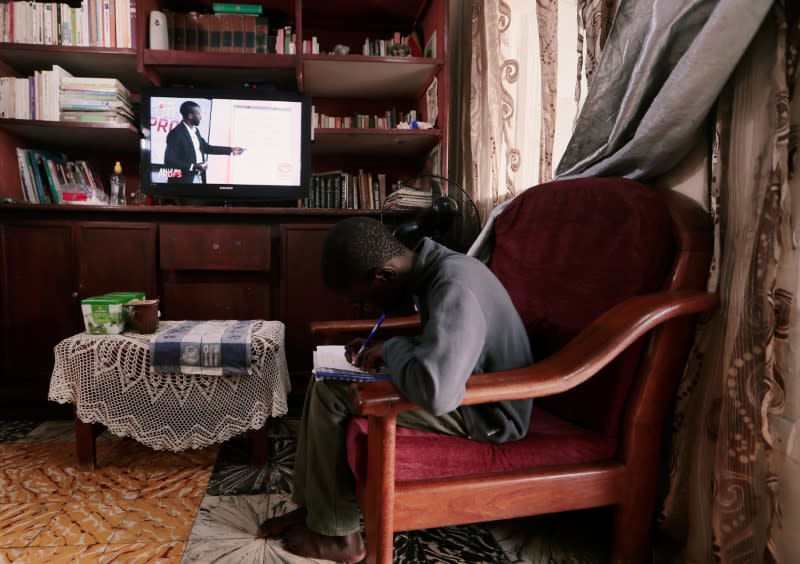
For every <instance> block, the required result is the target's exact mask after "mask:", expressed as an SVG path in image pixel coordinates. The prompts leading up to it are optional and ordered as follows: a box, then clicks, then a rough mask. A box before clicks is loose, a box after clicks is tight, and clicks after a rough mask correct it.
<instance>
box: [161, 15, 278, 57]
mask: <svg viewBox="0 0 800 564" xmlns="http://www.w3.org/2000/svg"><path fill="white" fill-rule="evenodd" d="M164 15H165V16H166V18H167V36H168V42H169V43H168V44H169V48H170V49H175V50H177V51H212V52H223V53H284V52H285V53H288V52H289V45H288V43H285V41H286V40H285V38H286V32H285V29H284V28H280V29H279V30H276V32H275V33H272V34H270V29H269V20H268V19H267V18H266V17H265V16H259V15H255V14H234V13H218V14H202V13H199V12H188V13H182V12H172V11H170V10H164ZM290 29H291V28H290ZM278 31H279V32H280V43H281V44H280V45H278V44H277V43H278V37H277V35H278V34H277V32H278ZM288 37H289V38H291V32H289V34H288Z"/></svg>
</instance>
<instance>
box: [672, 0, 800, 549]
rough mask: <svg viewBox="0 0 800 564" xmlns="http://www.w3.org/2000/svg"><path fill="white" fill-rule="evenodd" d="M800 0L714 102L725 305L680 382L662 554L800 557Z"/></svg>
mask: <svg viewBox="0 0 800 564" xmlns="http://www.w3.org/2000/svg"><path fill="white" fill-rule="evenodd" d="M796 4H797V3H796V2H793V1H791V2H790V1H788V0H787V1H786V2H785V3H784V2H776V3H775V5H774V7H773V11H772V13H771V14H770V15H769V16H768V17H767V18H766V20H765V22H764V24H763V25H762V27H761V29H760V30H759V32H758V34H757V36H756V37H755V39H754V40H753V42H752V43H751V45H750V47H749V49H748V51H747V52H746V53H745V56H744V57H743V58H742V59H741V61H740V62H739V64H738V66H737V68H736V71H735V73H734V75H733V77H732V78H731V80H730V81H729V83H728V84H727V86H726V88H725V90H724V91H723V92H722V94H721V95H720V97H719V100H718V102H717V106H716V112H715V119H714V136H713V151H712V164H711V180H710V185H711V194H710V209H711V212H712V215H713V217H714V220H715V225H716V235H717V237H716V239H717V241H716V243H717V244H716V249H715V251H716V252H715V255H716V256H715V261H714V265H713V267H712V276H711V279H710V282H709V287H710V289H711V290H715V291H718V292H719V294H720V297H721V301H722V303H721V306H720V309H719V310H718V311H717V312H716V313H715V314H714V315H713V316H712V317H710V318H709V319H708V320H707V321H706V322H705V323H704V324H703V325H702V326H701V327H700V328H699V329H698V335H697V337H696V342H695V347H694V350H693V351H692V354H691V357H690V360H689V363H688V366H687V369H686V372H685V375H684V379H683V381H682V382H681V386H680V389H679V394H678V401H677V406H676V411H675V417H674V422H673V444H672V452H671V459H670V477H669V492H668V495H667V496H666V500H665V502H664V506H663V511H662V515H661V519H660V521H661V522H660V529H661V531H662V532H663V533H664V535H665V537H664V538H665V539H666V538H671V539H674V540H676V541H677V543H676V544H672V545H671V546H673V547H677V550H673V551H672V553H671V554H669V557H667V556H665V557H664V560H670V559H671V560H674V561H680V562H710V561H722V562H762V561H767V562H798V561H800V545H798V543H797V540H796V538H795V534H794V533H795V532H796V531H797V530H800V515H799V513H800V487H798V485H797V484H798V483H799V482H800V452H798V446H800V440H799V439H800V437H798V434H797V433H798V432H800V379H799V378H798V373H797V366H798V358H797V355H798V347H797V342H798V335H800V327H798V326H797V322H796V320H795V321H793V319H792V317H793V316H792V312H793V309H795V308H797V304H796V303H794V295H795V293H796V291H797V289H798V272H797V269H798V253H797V248H796V245H797V241H798V240H799V239H800V238H798V234H800V231H798V232H795V233H793V231H792V208H793V207H794V209H795V210H797V209H798V202H800V194H798V192H797V190H798V188H800V181H799V180H798V176H797V175H796V174H795V173H796V160H797V147H798V135H797V133H798V126H800V101H799V100H798V99H797V96H793V94H795V93H796V92H797V90H796V89H795V88H790V86H794V85H795V80H796V77H795V69H796V65H797V58H798V50H797V49H798V40H799V39H800V28H798V26H797V17H796V16H797V11H798V6H797V5H796ZM787 10H788V13H787ZM792 196H794V201H793V199H792ZM795 217H798V216H795ZM663 546H668V543H663ZM667 552H669V551H667Z"/></svg>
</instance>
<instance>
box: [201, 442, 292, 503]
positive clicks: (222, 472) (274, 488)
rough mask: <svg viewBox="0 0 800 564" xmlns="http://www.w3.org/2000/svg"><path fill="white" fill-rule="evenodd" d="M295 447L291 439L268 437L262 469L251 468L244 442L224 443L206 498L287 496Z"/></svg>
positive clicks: (290, 482) (247, 449) (289, 489)
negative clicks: (284, 494)
mask: <svg viewBox="0 0 800 564" xmlns="http://www.w3.org/2000/svg"><path fill="white" fill-rule="evenodd" d="M295 445H296V441H295V439H294V438H292V437H270V447H269V454H268V458H267V464H266V466H264V467H261V468H253V467H251V466H250V451H249V445H248V444H247V443H246V442H243V441H236V440H231V441H228V442H226V443H225V444H223V445H222V446H221V447H220V450H219V456H218V457H217V462H216V464H215V465H214V472H213V473H212V474H211V479H210V480H209V483H208V490H207V493H208V495H238V494H245V495H246V494H256V493H267V492H270V493H291V491H292V487H293V481H292V472H293V468H294V452H295Z"/></svg>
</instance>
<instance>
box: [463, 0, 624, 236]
mask: <svg viewBox="0 0 800 564" xmlns="http://www.w3.org/2000/svg"><path fill="white" fill-rule="evenodd" d="M614 6H615V2H614V0H537V1H536V2H531V1H530V0H473V1H472V3H471V22H470V24H471V26H470V30H471V33H463V31H462V34H461V35H460V37H461V40H460V41H461V44H460V48H458V49H452V50H451V52H453V53H457V55H456V61H455V64H454V68H455V69H456V73H458V74H457V77H458V79H460V81H461V82H460V84H465V85H466V84H469V85H470V87H469V90H467V89H466V88H463V89H461V97H460V99H457V100H453V103H454V106H453V107H454V115H461V119H460V120H452V121H454V122H457V123H460V124H461V125H460V126H461V130H460V131H453V130H451V131H450V135H451V137H450V138H451V139H453V140H456V141H457V142H456V143H453V144H452V145H453V148H452V149H451V162H453V163H456V164H457V165H458V166H460V169H458V170H457V171H454V170H453V169H452V168H451V174H452V173H453V172H456V174H457V177H458V178H459V180H460V181H461V182H462V183H463V184H464V186H465V188H466V190H467V192H468V193H469V194H470V195H471V196H472V197H473V199H474V200H475V201H476V204H477V206H478V209H479V211H480V213H481V218H482V219H483V220H484V221H485V220H486V218H487V216H488V214H489V212H491V210H492V209H494V208H495V207H496V206H497V205H498V204H500V203H502V202H505V201H507V200H510V199H511V198H513V197H514V196H515V195H517V194H518V193H519V192H520V191H522V190H524V189H525V188H528V187H529V186H533V185H535V184H539V183H541V182H546V181H549V180H551V179H552V178H553V170H554V163H557V162H558V160H559V159H560V158H561V155H562V154H563V152H564V149H565V148H566V146H567V142H568V141H569V138H570V135H571V134H572V128H573V126H574V124H575V119H576V116H577V115H578V111H579V109H580V106H581V103H582V101H583V100H584V99H585V97H586V92H587V90H588V84H589V83H590V82H591V80H592V77H593V74H594V72H595V70H596V68H597V66H598V60H599V58H600V57H599V56H600V52H601V49H602V46H603V44H604V42H605V40H606V37H607V35H608V29H609V27H610V25H611V20H612V15H613V12H614ZM461 13H462V14H463V11H462V12H461ZM451 21H452V22H453V23H455V24H458V22H463V21H464V20H463V19H462V18H459V17H451ZM453 35H454V37H459V32H458V31H455V33H454V34H453ZM466 54H469V56H468V57H467V56H466ZM459 57H460V61H461V64H460V65H459V62H458V61H459V59H458V58H459ZM458 83H459V82H454V84H458ZM453 90H458V89H453ZM455 112H458V113H455Z"/></svg>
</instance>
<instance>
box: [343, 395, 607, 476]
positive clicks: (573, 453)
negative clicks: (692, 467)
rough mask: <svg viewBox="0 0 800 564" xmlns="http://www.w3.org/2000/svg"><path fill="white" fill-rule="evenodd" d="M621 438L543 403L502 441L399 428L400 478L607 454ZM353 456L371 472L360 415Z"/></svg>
mask: <svg viewBox="0 0 800 564" xmlns="http://www.w3.org/2000/svg"><path fill="white" fill-rule="evenodd" d="M614 451H615V441H614V440H613V439H611V438H609V437H605V436H604V435H602V434H600V433H594V432H592V431H587V430H586V429H582V428H580V427H578V426H576V425H573V424H571V423H568V422H567V421H564V420H563V419H561V418H559V417H556V416H555V415H552V414H550V413H547V412H546V411H544V410H542V409H536V410H534V414H533V417H532V418H531V426H530V430H529V431H528V436H527V437H525V438H524V439H520V440H519V441H514V442H511V443H505V444H502V445H496V444H490V443H479V442H477V441H472V440H469V439H463V438H461V437H451V436H446V435H440V434H438V433H432V432H426V431H418V430H415V429H408V428H405V427H398V428H397V443H396V452H397V454H396V465H395V479H396V480H397V481H398V482H408V481H413V480H422V479H427V478H444V477H448V476H464V475H469V474H487V473H493V472H508V471H510V470H523V469H529V468H536V467H540V466H556V465H560V464H577V463H581V462H594V461H599V460H607V459H608V458H610V457H611V456H613V454H614ZM347 460H348V462H349V463H350V468H351V469H352V470H353V473H354V474H355V475H356V479H358V480H360V481H363V480H364V479H365V476H366V474H367V472H366V462H367V420H366V418H363V417H354V418H353V419H352V420H351V421H350V423H349V425H348V429H347Z"/></svg>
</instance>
